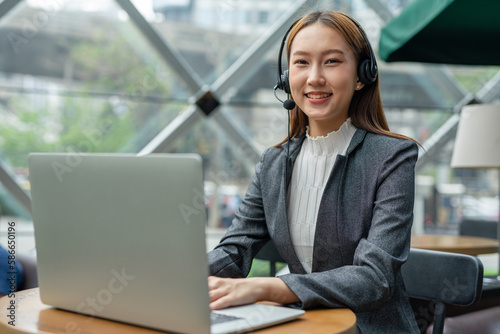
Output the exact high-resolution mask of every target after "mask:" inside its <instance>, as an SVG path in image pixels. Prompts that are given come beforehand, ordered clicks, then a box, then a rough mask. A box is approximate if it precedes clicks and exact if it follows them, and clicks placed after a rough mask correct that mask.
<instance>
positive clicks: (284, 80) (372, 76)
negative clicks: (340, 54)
mask: <svg viewBox="0 0 500 334" xmlns="http://www.w3.org/2000/svg"><path fill="white" fill-rule="evenodd" d="M337 13H338V14H341V15H343V16H345V17H347V18H348V19H349V20H351V21H352V22H353V23H354V24H355V25H356V27H358V30H359V32H360V33H361V35H362V36H363V39H364V40H365V42H366V44H367V45H368V51H369V54H370V58H369V59H364V60H362V61H360V62H359V65H358V77H359V81H361V82H362V83H363V84H365V85H367V86H368V85H371V84H372V83H374V82H375V80H376V79H377V74H378V68H377V61H376V59H375V55H374V53H373V49H372V47H371V45H370V41H369V40H368V37H366V34H365V32H364V30H363V28H361V26H360V25H359V23H358V22H357V21H356V20H354V19H353V18H352V17H350V16H349V15H346V14H344V13H341V12H337ZM298 21H300V20H297V21H295V22H294V23H293V24H292V26H291V27H290V28H288V30H287V32H286V33H285V36H283V40H282V41H281V46H280V51H279V55H278V82H277V83H276V86H274V92H275V94H274V95H275V96H276V89H280V90H282V91H284V92H285V93H287V94H290V93H291V89H290V81H289V79H288V70H285V71H284V72H283V69H282V65H281V59H282V57H283V49H284V48H285V42H286V39H287V37H288V34H289V33H290V31H291V30H292V29H293V27H294V26H295V25H296V24H297V22H298ZM276 98H277V99H278V100H279V101H280V102H283V101H281V100H280V99H279V98H278V97H277V96H276ZM289 101H290V102H289ZM291 104H293V106H292V108H287V107H289V106H291ZM283 107H284V108H285V109H288V110H291V109H293V108H294V107H295V103H294V102H293V100H285V101H284V102H283Z"/></svg>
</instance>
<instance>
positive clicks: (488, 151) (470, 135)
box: [451, 104, 500, 168]
mask: <svg viewBox="0 0 500 334" xmlns="http://www.w3.org/2000/svg"><path fill="white" fill-rule="evenodd" d="M451 167H458V168H499V167H500V105H487V104H471V105H467V106H465V107H463V108H462V113H461V115H460V123H459V124H458V130H457V137H456V139H455V147H454V149H453V156H452V158H451Z"/></svg>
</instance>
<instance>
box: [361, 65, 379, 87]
mask: <svg viewBox="0 0 500 334" xmlns="http://www.w3.org/2000/svg"><path fill="white" fill-rule="evenodd" d="M358 78H359V81H361V82H362V83H363V84H365V85H367V86H368V85H371V84H372V83H374V82H375V80H376V79H377V65H375V69H374V68H373V63H372V62H371V60H370V59H365V60H363V61H361V62H360V63H359V66H358Z"/></svg>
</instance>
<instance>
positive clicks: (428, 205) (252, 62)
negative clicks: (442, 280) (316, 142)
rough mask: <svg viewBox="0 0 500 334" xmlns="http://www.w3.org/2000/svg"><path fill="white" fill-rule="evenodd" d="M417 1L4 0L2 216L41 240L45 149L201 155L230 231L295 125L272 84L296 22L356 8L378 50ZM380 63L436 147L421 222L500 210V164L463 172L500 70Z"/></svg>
mask: <svg viewBox="0 0 500 334" xmlns="http://www.w3.org/2000/svg"><path fill="white" fill-rule="evenodd" d="M408 3H409V1H408V0H399V1H398V0H338V1H318V0H315V1H307V0H297V1H295V0H275V1H267V0H251V1H250V0H148V1H139V0H137V1H130V0H98V1H97V0H24V1H11V0H3V1H0V181H1V182H0V207H1V210H2V221H3V222H5V220H15V221H17V222H19V223H20V224H21V223H22V226H23V227H22V230H23V231H21V232H20V233H21V234H22V233H24V235H25V237H26V240H31V239H32V233H33V228H32V222H31V214H30V209H29V207H30V204H29V203H30V202H29V190H30V188H29V181H28V170H27V156H28V154H29V153H30V152H74V153H75V154H78V153H95V152H126V153H133V154H136V153H141V154H147V153H154V152H195V153H198V154H200V155H201V156H202V158H203V162H204V177H205V180H206V187H205V190H206V191H205V192H206V202H207V213H208V219H207V224H208V226H209V227H210V228H221V229H223V228H225V227H227V226H228V224H229V222H230V220H231V217H232V215H233V214H234V208H235V207H237V205H238V203H239V202H240V201H241V198H242V197H243V195H244V191H245V189H246V187H247V185H248V183H249V182H250V178H251V176H252V174H253V171H254V166H255V164H256V162H257V161H258V158H259V156H260V154H261V153H262V151H263V150H264V149H265V148H266V147H268V146H271V145H274V144H276V143H278V142H279V141H281V140H282V139H283V138H285V136H286V131H287V125H286V122H287V121H286V113H285V112H284V110H283V108H282V107H281V103H279V102H278V101H277V100H276V99H275V97H274V96H273V92H272V88H273V86H274V85H275V83H276V77H277V56H278V51H279V45H280V42H281V39H282V38H283V35H284V33H285V31H286V30H287V29H288V27H289V26H290V25H291V24H292V23H293V22H294V21H295V19H296V18H297V17H299V16H301V15H302V14H304V13H306V12H308V11H310V10H313V9H317V8H319V9H335V10H341V11H344V12H347V13H349V14H351V15H352V16H354V17H355V18H356V19H358V20H359V21H360V23H361V24H362V26H363V27H364V28H365V30H366V32H367V35H368V37H369V39H370V40H371V43H372V47H373V48H374V51H375V53H376V54H377V53H378V50H377V49H378V39H379V37H380V31H381V29H382V28H383V27H384V25H385V24H386V23H387V22H389V21H390V20H391V19H392V18H393V17H394V16H396V15H397V14H398V13H399V12H400V11H401V10H402V9H403V8H404V7H405V6H406V5H407V4H408ZM378 62H379V69H380V80H381V81H380V82H381V91H382V100H383V104H384V108H385V110H386V115H387V118H388V121H389V125H390V127H391V130H392V131H395V132H399V133H402V134H405V135H407V136H410V137H412V138H415V139H417V140H419V141H420V142H421V143H423V145H424V147H426V150H425V151H423V150H422V151H421V152H420V157H419V162H418V164H417V194H416V195H417V196H416V204H415V224H414V232H415V233H423V232H433V233H446V234H456V233H458V228H459V224H460V222H461V221H462V220H464V218H471V219H481V220H491V221H498V219H499V209H498V207H499V205H498V203H499V198H498V193H499V189H498V185H499V180H498V173H497V171H495V170H469V169H465V170H463V169H460V170H459V169H452V168H450V159H451V150H452V147H453V140H454V136H455V133H454V130H453V127H451V126H450V120H451V119H453V118H454V117H456V116H457V114H458V112H459V111H460V109H461V107H462V106H463V105H464V104H465V103H467V101H470V100H471V98H474V99H477V100H479V101H482V102H489V103H500V87H499V86H500V84H499V83H498V82H499V81H500V80H499V77H500V67H495V66H458V65H454V66H452V65H442V64H423V63H385V62H383V61H382V60H379V61H378ZM499 128H500V125H499ZM4 230H5V224H4V223H2V225H1V226H0V232H3V231H4ZM0 243H2V240H0ZM25 247H28V248H29V247H32V243H31V244H30V243H29V242H28V241H27V242H26V244H25Z"/></svg>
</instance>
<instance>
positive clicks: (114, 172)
mask: <svg viewBox="0 0 500 334" xmlns="http://www.w3.org/2000/svg"><path fill="white" fill-rule="evenodd" d="M28 161H29V171H30V182H31V199H32V212H33V221H34V228H35V240H36V247H37V257H38V275H39V284H40V297H41V300H42V302H43V303H45V304H48V305H52V306H54V307H57V308H61V309H64V310H69V311H74V312H78V313H82V314H86V315H89V316H91V317H94V316H95V317H101V318H107V319H112V320H115V321H121V322H126V323H130V324H134V325H139V326H144V327H149V328H153V329H159V330H164V331H173V332H180V333H236V332H245V331H249V330H252V329H256V328H261V327H266V326H269V325H273V324H277V323H280V322H284V321H288V320H291V319H294V318H296V317H298V316H300V315H301V314H303V311H301V310H294V309H290V308H285V307H272V306H268V305H260V304H257V305H247V306H242V307H236V308H230V309H225V310H221V311H218V313H220V314H223V315H230V316H232V317H236V318H237V319H236V320H232V321H227V322H222V323H218V324H212V325H211V320H210V310H209V307H208V304H209V298H208V283H207V276H208V266H207V257H206V248H205V247H206V246H205V220H206V218H205V204H204V196H203V181H202V162H201V159H200V158H199V156H197V155H190V154H161V155H150V156H142V157H138V156H133V155H120V154H31V155H30V156H29V158H28Z"/></svg>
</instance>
